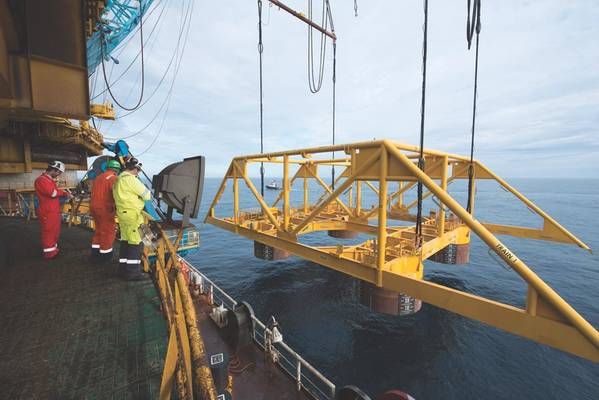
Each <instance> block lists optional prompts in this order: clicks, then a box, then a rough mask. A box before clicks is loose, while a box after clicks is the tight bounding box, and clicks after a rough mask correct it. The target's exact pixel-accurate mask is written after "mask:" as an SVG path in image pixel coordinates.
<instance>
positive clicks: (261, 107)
mask: <svg viewBox="0 0 599 400" xmlns="http://www.w3.org/2000/svg"><path fill="white" fill-rule="evenodd" d="M263 50H264V47H263V45H262V0H258V55H259V58H260V154H262V153H264V104H263V99H264V95H263V90H262V51H263ZM260 194H261V195H262V197H264V163H263V162H261V163H260Z"/></svg>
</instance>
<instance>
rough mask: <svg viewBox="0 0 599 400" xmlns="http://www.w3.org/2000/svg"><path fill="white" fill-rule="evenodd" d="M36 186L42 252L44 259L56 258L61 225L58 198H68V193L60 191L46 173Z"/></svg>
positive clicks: (38, 178) (36, 181) (37, 180)
mask: <svg viewBox="0 0 599 400" xmlns="http://www.w3.org/2000/svg"><path fill="white" fill-rule="evenodd" d="M34 186H35V194H36V195H37V198H38V200H39V209H38V214H37V215H38V219H39V221H40V231H41V235H42V251H43V253H44V258H54V257H56V255H57V254H58V252H59V250H58V237H59V236H60V224H61V216H60V201H59V200H58V198H59V197H65V196H68V193H67V192H65V191H64V190H60V189H58V187H57V186H56V182H54V179H52V177H51V176H50V175H48V174H46V173H45V172H44V173H43V174H41V175H40V176H38V177H37V179H36V180H35V184H34Z"/></svg>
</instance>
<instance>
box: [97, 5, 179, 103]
mask: <svg viewBox="0 0 599 400" xmlns="http://www.w3.org/2000/svg"><path fill="white" fill-rule="evenodd" d="M166 3H167V2H166V0H162V1H161V2H159V3H155V4H156V6H154V8H152V9H151V10H150V11H148V12H147V13H146V14H147V15H146V16H145V18H146V23H147V19H148V18H149V17H150V16H151V15H152V14H153V13H154V11H155V10H156V9H157V8H158V6H159V5H161V4H162V9H161V11H160V14H159V15H158V17H157V19H156V23H155V24H154V26H153V27H152V30H151V31H150V34H149V35H148V36H147V37H146V38H145V39H144V47H145V46H147V45H148V43H149V42H150V40H151V39H152V36H153V35H154V31H155V29H156V27H157V26H158V23H159V22H160V21H162V16H163V14H164V10H165V9H168V7H166ZM165 16H166V14H165ZM138 31H139V28H138V29H137V31H135V32H133V33H131V36H133V35H135V33H137V32H138ZM157 33H159V32H157ZM130 42H131V40H127V41H125V42H123V43H121V45H119V47H118V48H117V49H120V51H119V53H118V54H117V55H116V56H115V57H116V59H118V57H119V55H120V54H121V53H122V52H123V51H124V50H125V49H126V47H127V45H128V44H129V43H130ZM140 55H141V49H140V50H139V51H138V52H137V54H136V55H135V57H134V58H133V59H132V60H131V62H130V63H129V64H128V65H127V66H126V67H125V69H124V70H123V71H122V72H121V73H120V74H119V76H117V77H116V78H115V80H114V81H111V83H110V84H111V85H114V84H115V83H117V82H118V81H120V80H121V78H123V77H124V76H125V74H126V73H127V72H128V71H129V69H131V67H132V66H133V64H135V61H137V59H138V58H139V56H140ZM94 73H96V74H97V73H98V72H97V70H96V72H94ZM108 80H110V76H109V77H108ZM105 92H107V90H106V89H103V90H101V91H100V92H99V93H96V94H95V95H94V96H93V97H92V98H91V100H95V99H97V98H98V97H100V96H101V95H103V94H104V93H105Z"/></svg>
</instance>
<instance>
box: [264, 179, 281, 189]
mask: <svg viewBox="0 0 599 400" xmlns="http://www.w3.org/2000/svg"><path fill="white" fill-rule="evenodd" d="M266 188H267V189H270V190H281V189H283V188H282V187H281V185H279V183H278V182H277V181H275V180H274V179H273V180H272V181H270V183H269V184H268V185H266Z"/></svg>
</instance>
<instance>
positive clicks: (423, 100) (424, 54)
mask: <svg viewBox="0 0 599 400" xmlns="http://www.w3.org/2000/svg"><path fill="white" fill-rule="evenodd" d="M423 33H424V35H423V41H422V97H421V103H420V152H419V154H418V168H419V169H420V170H422V171H424V169H425V167H424V116H425V111H426V57H427V50H428V49H427V45H428V0H424V26H423ZM415 243H416V248H422V181H421V180H418V211H417V214H416V235H415Z"/></svg>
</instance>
